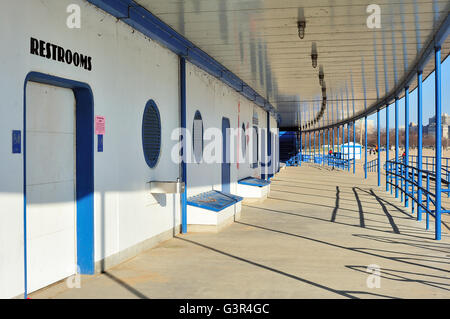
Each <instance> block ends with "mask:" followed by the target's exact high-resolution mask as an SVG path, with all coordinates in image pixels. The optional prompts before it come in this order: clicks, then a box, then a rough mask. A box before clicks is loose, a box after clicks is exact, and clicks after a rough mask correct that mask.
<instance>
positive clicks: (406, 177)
mask: <svg viewBox="0 0 450 319" xmlns="http://www.w3.org/2000/svg"><path fill="white" fill-rule="evenodd" d="M408 165H409V87H405V207H408V206H409V197H408V193H409V189H408V188H409V183H408V178H409V176H408V175H409V169H408V167H407V166H408Z"/></svg>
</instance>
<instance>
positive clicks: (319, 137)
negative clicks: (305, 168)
mask: <svg viewBox="0 0 450 319" xmlns="http://www.w3.org/2000/svg"><path fill="white" fill-rule="evenodd" d="M320 132H321V131H320V130H319V158H320V145H321V143H322V141H321V140H320V139H321V133H320ZM319 164H320V163H319Z"/></svg>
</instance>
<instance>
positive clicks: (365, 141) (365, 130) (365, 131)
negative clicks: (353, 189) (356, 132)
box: [364, 116, 367, 179]
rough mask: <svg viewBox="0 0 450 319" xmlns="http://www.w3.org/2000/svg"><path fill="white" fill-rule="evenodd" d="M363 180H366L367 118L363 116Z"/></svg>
mask: <svg viewBox="0 0 450 319" xmlns="http://www.w3.org/2000/svg"><path fill="white" fill-rule="evenodd" d="M364 178H365V179H367V116H364Z"/></svg>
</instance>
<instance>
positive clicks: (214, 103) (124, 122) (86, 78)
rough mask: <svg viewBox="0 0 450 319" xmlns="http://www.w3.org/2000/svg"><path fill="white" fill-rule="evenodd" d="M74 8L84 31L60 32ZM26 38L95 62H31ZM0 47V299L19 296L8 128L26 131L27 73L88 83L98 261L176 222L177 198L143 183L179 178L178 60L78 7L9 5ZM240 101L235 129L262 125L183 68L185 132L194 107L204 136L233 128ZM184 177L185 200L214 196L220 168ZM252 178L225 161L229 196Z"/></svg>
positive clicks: (17, 176)
mask: <svg viewBox="0 0 450 319" xmlns="http://www.w3.org/2000/svg"><path fill="white" fill-rule="evenodd" d="M72 3H75V4H79V5H80V7H81V14H82V21H81V29H69V28H67V27H66V24H65V23H66V18H67V16H68V14H67V13H66V8H67V6H68V5H69V4H72ZM30 37H35V38H39V39H42V40H45V41H48V42H52V43H55V44H58V45H60V46H62V47H64V48H65V49H71V50H75V51H77V52H80V53H83V54H86V55H89V56H92V67H93V69H92V71H90V72H89V71H87V70H84V69H83V68H79V67H74V66H73V65H67V64H65V63H60V62H57V61H53V60H51V59H50V60H49V59H46V58H43V57H40V56H35V55H30V54H29V42H30ZM0 41H2V43H5V44H7V45H5V46H3V47H2V52H1V55H0V74H1V76H0V94H1V96H2V103H1V104H0V158H1V161H2V165H1V166H0V282H1V283H2V284H1V285H0V297H13V296H17V295H19V294H21V293H23V287H24V282H23V277H24V276H23V272H24V267H23V265H24V260H23V183H24V182H23V153H22V154H11V131H12V130H15V129H19V130H22V132H23V129H24V128H23V115H24V114H23V97H24V89H23V83H24V79H25V77H26V75H27V74H28V73H29V72H30V71H37V72H42V73H47V74H51V75H54V76H58V77H63V78H67V79H72V80H77V81H81V82H85V83H87V84H89V85H90V87H91V88H92V92H93V94H94V112H95V115H102V116H105V118H106V134H105V136H104V152H103V153H98V152H95V155H94V156H95V157H94V165H95V166H94V170H95V173H94V181H95V185H94V189H95V194H94V213H95V216H94V224H95V248H94V253H95V260H96V261H100V260H101V259H102V258H104V257H106V256H112V255H114V254H117V253H119V252H121V251H123V250H125V249H127V248H129V247H132V246H133V245H136V244H139V243H141V242H143V241H145V240H146V239H149V238H151V237H153V236H156V235H158V234H161V233H163V232H167V231H170V230H171V229H172V228H173V227H174V226H176V225H179V223H180V204H179V203H180V200H179V196H173V195H167V196H154V195H152V194H150V193H149V192H148V186H147V184H146V183H147V182H148V181H150V180H176V178H177V177H179V166H178V165H177V164H176V163H173V162H172V160H171V151H172V148H173V147H174V146H175V145H176V143H177V141H172V140H171V139H170V135H171V133H172V131H173V130H174V129H175V128H177V127H179V123H180V119H179V79H178V68H179V60H178V57H177V56H176V55H175V54H174V53H172V52H170V51H169V50H168V49H166V48H163V47H162V46H160V45H159V44H157V43H156V42H154V41H152V40H149V39H148V38H146V37H145V36H143V35H142V34H140V33H139V32H134V31H133V30H132V29H131V28H130V27H128V26H127V25H125V24H124V23H122V22H121V21H117V19H116V18H114V17H112V16H109V15H108V14H106V13H104V12H102V11H101V10H99V9H97V8H96V7H94V6H92V5H90V4H88V3H87V2H86V1H82V0H42V1H35V0H23V1H11V2H10V3H8V9H7V10H3V11H1V12H0ZM149 99H153V100H154V101H155V102H156V104H157V105H158V108H159V111H160V114H161V120H162V123H163V124H162V143H161V155H160V159H159V161H158V163H157V165H156V167H155V168H153V169H150V168H149V167H148V166H147V165H146V163H145V160H144V157H143V151H142V140H141V125H142V115H143V111H144V107H145V104H146V103H147V101H148V100H149ZM239 102H241V112H240V116H239V121H240V123H242V121H244V120H245V121H246V122H249V123H250V125H251V117H252V114H253V109H256V110H257V112H258V113H259V119H260V127H265V125H266V117H265V114H266V113H265V111H264V110H262V109H261V108H259V107H257V106H256V105H255V104H253V103H252V102H250V101H248V100H246V99H245V98H243V97H242V96H240V95H239V94H238V93H237V92H235V91H234V90H232V89H231V88H229V87H228V86H226V85H225V84H223V83H222V82H220V81H218V80H217V79H215V78H213V77H211V76H210V75H207V74H206V73H205V72H204V71H202V70H199V69H198V68H197V67H194V66H192V65H190V64H189V63H188V69H187V125H188V128H189V129H192V121H193V117H194V113H195V110H197V109H198V110H200V111H201V113H202V117H203V121H204V126H205V129H206V128H207V127H216V128H218V129H220V127H221V121H222V117H223V116H225V117H228V118H229V120H230V124H231V127H237V126H238V118H237V114H238V103H239ZM38 124H40V125H42V128H43V129H47V128H49V127H53V128H57V129H60V127H59V125H61V126H64V125H65V124H64V123H63V122H61V121H60V116H59V115H58V114H56V113H52V114H50V115H49V116H48V117H46V118H45V119H43V120H42V121H41V122H39V123H38ZM31 139H32V138H31ZM31 144H34V143H31ZM30 147H33V145H30ZM94 149H95V150H96V149H97V139H96V136H95V137H94ZM219 151H220V156H221V150H219ZM188 170H189V171H188V182H189V186H190V187H189V188H188V196H190V195H193V194H197V193H199V192H203V191H207V190H210V189H221V170H220V164H216V165H208V166H206V165H205V164H199V165H198V164H189V165H188ZM259 173H260V171H259V168H258V169H251V168H250V166H249V165H248V164H242V165H239V170H238V169H237V164H236V163H234V164H232V165H231V191H232V192H234V191H235V190H236V181H237V180H238V179H240V178H244V177H247V176H259ZM49 201H50V199H49ZM49 207H50V205H49ZM49 209H50V208H49Z"/></svg>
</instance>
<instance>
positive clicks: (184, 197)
mask: <svg viewBox="0 0 450 319" xmlns="http://www.w3.org/2000/svg"><path fill="white" fill-rule="evenodd" d="M180 104H181V105H180V108H181V129H182V130H185V129H186V60H185V58H183V57H180ZM185 133H186V132H183V134H185ZM181 143H182V149H183V153H182V161H181V181H182V182H184V183H185V184H184V185H185V187H184V192H183V193H181V233H182V234H186V233H187V195H186V194H187V188H188V184H187V168H186V158H185V157H186V147H187V145H186V136H185V135H184V138H183V140H182V142H181Z"/></svg>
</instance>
